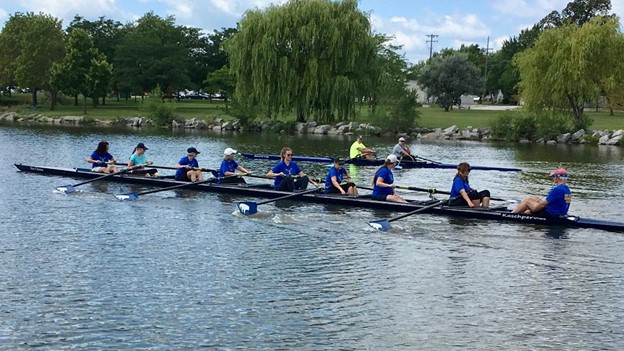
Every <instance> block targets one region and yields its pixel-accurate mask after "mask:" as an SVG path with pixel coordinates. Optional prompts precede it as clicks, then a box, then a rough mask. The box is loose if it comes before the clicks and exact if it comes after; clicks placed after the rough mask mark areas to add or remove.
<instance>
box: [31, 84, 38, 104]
mask: <svg viewBox="0 0 624 351" xmlns="http://www.w3.org/2000/svg"><path fill="white" fill-rule="evenodd" d="M30 90H31V91H32V105H33V107H37V88H30Z"/></svg>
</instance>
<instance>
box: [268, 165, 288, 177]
mask: <svg viewBox="0 0 624 351" xmlns="http://www.w3.org/2000/svg"><path fill="white" fill-rule="evenodd" d="M279 166H280V164H279V163H278V164H277V165H275V167H273V168H271V169H270V170H269V172H268V173H267V174H266V175H267V176H268V177H274V178H275V177H285V176H286V174H284V172H282V170H281V168H280V167H279ZM278 171H279V172H278Z"/></svg>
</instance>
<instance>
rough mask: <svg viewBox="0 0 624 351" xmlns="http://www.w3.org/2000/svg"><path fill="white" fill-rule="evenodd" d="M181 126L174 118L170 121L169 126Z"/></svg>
mask: <svg viewBox="0 0 624 351" xmlns="http://www.w3.org/2000/svg"><path fill="white" fill-rule="evenodd" d="M181 126H182V125H181V123H178V121H176V120H175V119H174V120H173V121H172V122H171V128H180V127H181Z"/></svg>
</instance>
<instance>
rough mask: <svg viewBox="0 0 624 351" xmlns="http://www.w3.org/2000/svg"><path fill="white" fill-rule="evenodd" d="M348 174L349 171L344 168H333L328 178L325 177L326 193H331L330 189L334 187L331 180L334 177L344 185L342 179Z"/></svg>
mask: <svg viewBox="0 0 624 351" xmlns="http://www.w3.org/2000/svg"><path fill="white" fill-rule="evenodd" d="M346 174H347V170H346V169H344V168H340V169H336V167H334V166H332V167H331V168H330V169H329V172H328V173H327V177H325V190H324V193H325V194H327V193H329V189H330V188H331V187H333V186H334V184H333V183H332V181H331V179H332V177H336V181H337V182H338V184H340V183H342V179H343V178H344V176H345V175H346Z"/></svg>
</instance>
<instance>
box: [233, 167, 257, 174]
mask: <svg viewBox="0 0 624 351" xmlns="http://www.w3.org/2000/svg"><path fill="white" fill-rule="evenodd" d="M236 169H238V170H239V171H241V172H243V173H245V174H252V173H253V172H252V171H250V170H248V169H246V168H245V167H243V166H238V167H236Z"/></svg>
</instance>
